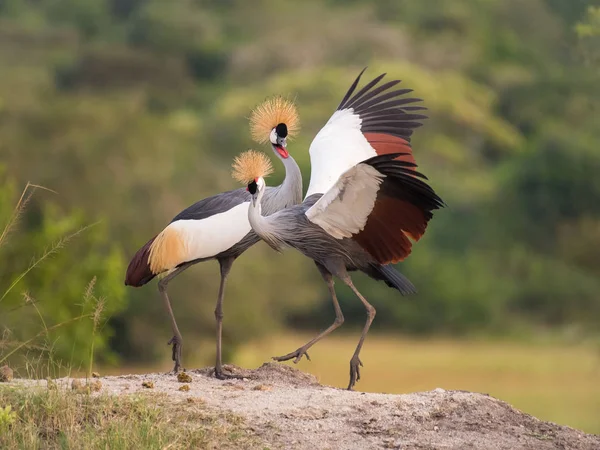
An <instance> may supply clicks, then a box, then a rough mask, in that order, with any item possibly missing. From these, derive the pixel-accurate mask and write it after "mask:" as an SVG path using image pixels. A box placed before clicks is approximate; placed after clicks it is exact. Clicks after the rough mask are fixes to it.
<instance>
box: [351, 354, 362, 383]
mask: <svg viewBox="0 0 600 450" xmlns="http://www.w3.org/2000/svg"><path fill="white" fill-rule="evenodd" d="M362 365H363V363H362V361H361V360H360V359H359V357H358V356H357V355H355V356H353V357H352V359H351V360H350V383H349V384H348V390H349V391H351V390H352V389H353V388H354V385H355V384H356V382H357V381H359V380H360V368H361V367H362Z"/></svg>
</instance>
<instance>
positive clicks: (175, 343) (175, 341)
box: [167, 336, 183, 373]
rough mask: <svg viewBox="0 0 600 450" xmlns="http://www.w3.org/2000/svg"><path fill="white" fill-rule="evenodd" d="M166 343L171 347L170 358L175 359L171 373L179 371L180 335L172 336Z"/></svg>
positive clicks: (181, 343)
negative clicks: (171, 353)
mask: <svg viewBox="0 0 600 450" xmlns="http://www.w3.org/2000/svg"><path fill="white" fill-rule="evenodd" d="M167 345H171V346H172V347H173V355H172V357H171V358H172V359H173V361H175V367H173V373H177V372H179V370H180V369H181V347H182V346H183V342H182V339H181V337H178V336H173V337H172V338H171V340H170V341H169V342H167Z"/></svg>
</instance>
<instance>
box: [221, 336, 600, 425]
mask: <svg viewBox="0 0 600 450" xmlns="http://www.w3.org/2000/svg"><path fill="white" fill-rule="evenodd" d="M309 337H310V335H307V334H302V335H297V334H284V335H279V336H276V337H273V338H271V339H268V340H264V341H261V342H252V343H251V344H248V345H246V346H245V347H243V348H242V349H241V350H240V351H239V352H238V354H237V355H236V358H234V360H233V361H232V362H234V363H235V364H238V365H241V366H247V367H254V366H257V365H260V364H262V363H263V362H265V361H267V360H268V359H269V357H271V356H275V355H283V354H286V353H288V352H290V351H292V350H295V349H296V348H297V347H299V346H300V345H301V344H303V343H304V342H306V341H308V339H309ZM357 339H358V333H356V335H343V334H335V335H332V336H330V337H329V338H326V339H325V340H323V341H321V342H320V343H317V344H316V345H315V346H314V347H313V348H312V349H311V350H309V355H310V357H311V359H312V361H306V360H303V361H302V362H301V363H299V364H298V365H297V367H298V368H299V369H301V370H303V371H306V372H310V373H312V374H314V375H315V376H316V377H317V378H318V379H319V380H320V381H321V382H322V383H324V384H329V385H333V386H338V387H346V386H347V384H348V371H349V360H350V357H351V356H352V353H353V351H354V347H355V345H356V341H357ZM361 360H362V362H363V363H364V367H363V368H362V369H361V375H362V379H361V380H360V382H359V383H358V384H357V386H356V389H357V390H361V391H366V392H388V393H407V392H415V391H423V390H430V389H435V388H437V387H441V388H444V389H464V390H469V391H476V392H484V393H488V394H490V395H493V396H494V397H497V398H500V399H502V400H504V401H507V402H508V403H510V404H512V405H513V406H515V407H517V408H519V409H521V410H522V411H525V412H527V413H529V414H532V415H534V416H536V417H538V418H540V419H544V420H549V421H553V422H556V423H559V424H563V425H569V426H572V427H575V428H579V429H581V430H584V431H586V432H589V433H596V434H600V352H598V349H597V348H595V349H594V348H593V347H586V346H583V345H581V346H568V345H559V344H532V343H513V342H509V343H502V342H493V341H492V342H490V341H478V340H465V341H461V340H442V339H436V340H412V339H405V338H396V337H388V336H376V335H370V336H369V337H368V338H367V340H366V342H365V345H364V347H363V352H362V354H361ZM289 364H291V363H289Z"/></svg>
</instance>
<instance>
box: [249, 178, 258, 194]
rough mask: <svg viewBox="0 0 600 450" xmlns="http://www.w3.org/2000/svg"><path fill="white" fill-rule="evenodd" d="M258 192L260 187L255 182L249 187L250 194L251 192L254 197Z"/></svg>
mask: <svg viewBox="0 0 600 450" xmlns="http://www.w3.org/2000/svg"><path fill="white" fill-rule="evenodd" d="M257 190H258V185H257V184H256V181H253V182H252V183H250V184H249V185H248V192H250V193H251V194H252V195H254V194H256V191H257Z"/></svg>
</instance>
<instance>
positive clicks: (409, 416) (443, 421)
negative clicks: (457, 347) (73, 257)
mask: <svg viewBox="0 0 600 450" xmlns="http://www.w3.org/2000/svg"><path fill="white" fill-rule="evenodd" d="M226 369H227V372H229V373H231V374H232V375H234V376H236V377H239V378H233V379H230V380H225V381H222V380H217V379H215V378H214V377H213V376H212V369H211V368H206V369H198V370H192V371H188V372H187V374H189V375H190V378H191V381H189V379H188V382H187V383H185V385H186V386H188V387H189V390H187V388H186V390H184V391H182V390H180V388H181V386H183V385H184V384H183V383H181V382H180V381H178V379H177V377H176V376H175V375H173V374H147V375H126V376H118V377H103V378H101V382H102V390H101V393H105V394H111V395H127V394H130V393H133V392H138V391H149V390H150V389H151V390H152V392H160V393H163V394H167V395H168V396H170V397H171V398H173V400H174V401H181V402H182V404H185V400H186V399H187V400H188V401H189V400H190V399H196V401H201V402H202V404H203V405H206V407H207V408H209V409H212V410H213V411H215V412H219V413H222V412H223V411H226V412H228V413H232V414H235V415H236V416H239V417H242V418H243V421H244V427H245V429H246V432H247V433H250V434H252V435H254V436H256V437H257V438H258V439H259V440H261V441H262V443H263V444H261V446H260V447H258V448H264V447H267V448H272V449H274V448H285V449H288V448H293V449H344V450H346V449H357V450H358V449H361V450H362V449H374V448H396V449H467V448H469V449H485V450H500V449H511V450H513V449H536V450H538V449H539V450H544V449H581V450H597V449H600V437H599V436H594V435H589V434H585V433H583V432H580V431H578V430H574V429H572V428H569V427H565V426H559V425H556V424H553V423H549V422H543V421H540V420H538V419H536V418H534V417H532V416H530V415H528V414H524V413H522V412H520V411H518V410H516V409H514V408H512V407H511V406H510V405H508V404H507V403H505V402H502V401H500V400H497V399H495V398H493V397H490V396H488V395H485V394H477V393H471V392H464V391H445V390H443V389H435V390H433V391H429V392H418V393H413V394H405V395H391V394H369V393H361V392H348V391H345V390H341V389H336V388H331V387H326V386H321V385H319V384H318V383H317V381H316V379H315V378H314V377H313V376H312V375H308V374H305V373H303V372H300V371H298V370H296V369H295V368H293V367H290V366H287V365H284V364H276V363H268V364H264V365H263V366H261V367H259V368H258V369H255V370H248V369H242V368H239V367H236V366H226ZM185 378H187V377H185ZM180 379H181V378H180ZM13 383H27V384H30V383H32V382H31V381H25V380H15V381H14V382H13ZM39 383H45V382H39ZM58 383H59V384H64V385H66V386H69V385H70V380H66V379H65V380H58ZM148 386H152V387H151V388H149V387H148ZM94 395H98V394H94Z"/></svg>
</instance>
